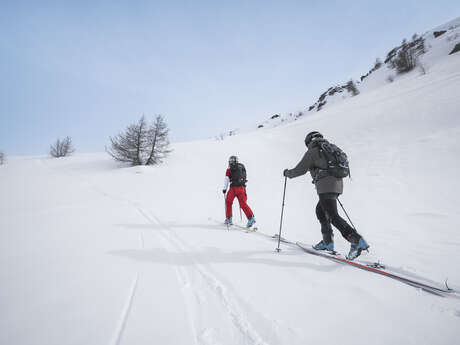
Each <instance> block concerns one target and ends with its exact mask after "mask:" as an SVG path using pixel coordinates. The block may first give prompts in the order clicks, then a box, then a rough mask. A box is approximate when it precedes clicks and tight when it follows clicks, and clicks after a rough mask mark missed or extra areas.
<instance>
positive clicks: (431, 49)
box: [258, 17, 460, 128]
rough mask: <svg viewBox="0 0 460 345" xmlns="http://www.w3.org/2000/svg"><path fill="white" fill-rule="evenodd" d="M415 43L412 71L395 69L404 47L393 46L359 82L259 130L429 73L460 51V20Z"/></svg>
mask: <svg viewBox="0 0 460 345" xmlns="http://www.w3.org/2000/svg"><path fill="white" fill-rule="evenodd" d="M412 43H414V46H415V47H418V48H417V49H415V56H416V57H417V61H416V64H417V66H416V67H415V68H414V69H413V70H411V71H410V72H408V73H401V74H399V73H398V72H397V70H396V69H395V67H394V66H393V62H394V61H395V59H396V57H397V54H398V52H400V51H401V46H397V47H394V48H392V49H391V50H389V52H388V54H387V55H386V56H385V57H383V58H382V59H379V58H377V61H376V62H375V63H374V65H373V66H372V67H371V68H370V69H369V70H368V71H367V72H366V73H365V74H363V75H361V76H360V77H359V78H357V79H356V80H353V79H352V80H349V81H346V82H341V83H338V84H337V85H333V86H331V87H330V88H329V89H327V90H326V91H324V92H323V93H322V94H321V95H320V96H319V97H318V99H317V100H316V101H315V103H313V104H312V105H310V106H307V107H305V109H303V110H302V111H299V112H297V113H290V114H283V115H281V114H275V115H272V116H271V117H270V118H268V119H267V120H265V121H263V122H262V123H260V124H259V125H258V128H267V127H268V128H270V127H274V126H278V125H280V124H284V123H286V122H291V121H295V120H297V119H299V118H300V117H303V116H308V115H310V114H311V113H314V112H317V111H320V110H322V109H325V108H327V107H330V106H333V105H334V104H337V103H341V102H343V101H344V100H347V99H349V98H351V97H354V96H358V95H360V94H362V93H367V92H370V91H373V90H376V89H379V88H381V87H384V86H385V85H386V84H388V83H392V82H396V83H397V82H398V81H399V80H401V79H405V78H406V77H408V76H412V75H414V74H415V75H423V74H425V73H427V71H429V70H430V68H432V67H433V66H434V65H436V64H438V63H442V61H443V60H444V59H446V58H448V56H449V55H452V54H455V53H457V52H458V49H459V48H458V47H460V17H459V18H456V19H454V20H451V21H450V22H448V23H446V24H443V25H440V26H438V27H436V28H434V29H432V30H429V31H427V32H425V33H424V34H423V35H420V36H417V37H416V38H412V39H411V40H409V41H408V44H409V45H410V44H412ZM457 58H458V56H457Z"/></svg>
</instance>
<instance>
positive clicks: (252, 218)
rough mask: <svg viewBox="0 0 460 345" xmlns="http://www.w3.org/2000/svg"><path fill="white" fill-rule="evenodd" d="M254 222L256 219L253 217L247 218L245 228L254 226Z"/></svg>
mask: <svg viewBox="0 0 460 345" xmlns="http://www.w3.org/2000/svg"><path fill="white" fill-rule="evenodd" d="M255 222H256V218H255V217H254V215H252V216H251V217H249V218H248V224H246V227H247V228H250V227H251V226H253V225H254V223H255Z"/></svg>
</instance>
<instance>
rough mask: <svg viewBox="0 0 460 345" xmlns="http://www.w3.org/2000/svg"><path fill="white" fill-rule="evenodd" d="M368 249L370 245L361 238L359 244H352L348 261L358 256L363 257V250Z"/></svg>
mask: <svg viewBox="0 0 460 345" xmlns="http://www.w3.org/2000/svg"><path fill="white" fill-rule="evenodd" d="M368 248H369V245H368V244H367V242H366V241H365V240H364V238H362V237H361V236H360V237H359V240H358V241H357V242H351V247H350V251H349V253H348V256H347V259H348V260H354V259H356V258H357V257H358V256H360V255H361V252H362V251H363V250H367V249H368Z"/></svg>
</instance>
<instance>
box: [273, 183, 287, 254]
mask: <svg viewBox="0 0 460 345" xmlns="http://www.w3.org/2000/svg"><path fill="white" fill-rule="evenodd" d="M286 182H287V176H285V177H284V190H283V204H282V205H281V219H280V233H279V235H278V248H276V251H277V252H278V253H279V252H280V250H281V248H280V242H281V228H282V227H283V213H284V198H285V196H286Z"/></svg>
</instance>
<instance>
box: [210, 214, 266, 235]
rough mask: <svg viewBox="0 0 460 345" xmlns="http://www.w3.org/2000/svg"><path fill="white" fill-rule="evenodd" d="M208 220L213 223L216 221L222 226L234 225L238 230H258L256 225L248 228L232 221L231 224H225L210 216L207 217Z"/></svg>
mask: <svg viewBox="0 0 460 345" xmlns="http://www.w3.org/2000/svg"><path fill="white" fill-rule="evenodd" d="M208 220H210V221H212V222H214V223H217V224H218V225H222V226H226V227H228V228H231V227H236V228H238V230H240V229H241V230H244V231H246V232H256V231H257V230H259V229H258V228H257V227H256V226H254V227H251V228H248V227H246V226H243V225H240V224H236V223H233V224H225V223H224V222H219V221H218V220H215V219H213V218H211V217H209V218H208Z"/></svg>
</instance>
